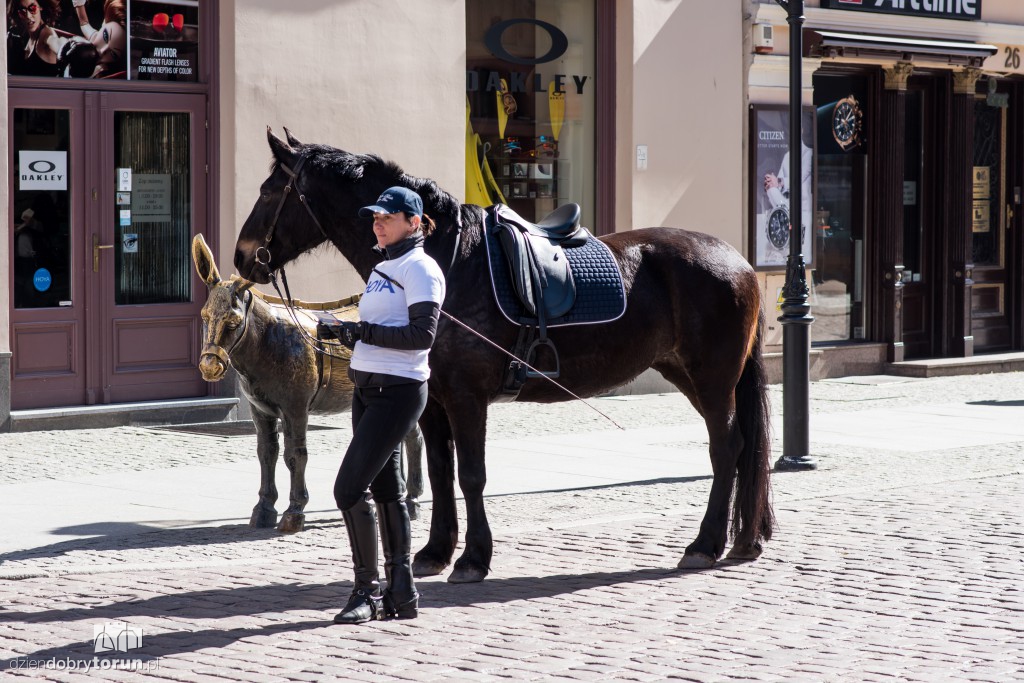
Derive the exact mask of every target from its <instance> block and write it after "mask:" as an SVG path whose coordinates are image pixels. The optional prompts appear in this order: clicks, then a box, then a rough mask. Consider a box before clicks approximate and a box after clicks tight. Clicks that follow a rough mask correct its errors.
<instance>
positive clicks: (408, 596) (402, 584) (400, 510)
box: [380, 500, 420, 619]
mask: <svg viewBox="0 0 1024 683" xmlns="http://www.w3.org/2000/svg"><path fill="white" fill-rule="evenodd" d="M380 522H381V534H380V540H381V545H383V546H384V576H385V577H386V579H387V582H388V586H387V588H386V589H385V590H384V615H385V616H384V618H385V619H415V618H416V616H417V614H418V609H417V608H418V606H419V600H420V594H419V593H417V592H416V586H415V585H414V584H413V580H412V527H411V526H410V524H409V508H408V507H406V505H405V501H404V500H398V501H395V502H393V503H381V505H380Z"/></svg>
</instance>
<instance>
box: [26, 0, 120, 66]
mask: <svg viewBox="0 0 1024 683" xmlns="http://www.w3.org/2000/svg"><path fill="white" fill-rule="evenodd" d="M126 26H127V14H126V11H125V0H108V1H106V2H105V1H104V0H8V3H7V73H8V74H10V75H12V76H49V77H54V78H113V79H124V78H125V75H126V73H127V57H128V33H127V29H126Z"/></svg>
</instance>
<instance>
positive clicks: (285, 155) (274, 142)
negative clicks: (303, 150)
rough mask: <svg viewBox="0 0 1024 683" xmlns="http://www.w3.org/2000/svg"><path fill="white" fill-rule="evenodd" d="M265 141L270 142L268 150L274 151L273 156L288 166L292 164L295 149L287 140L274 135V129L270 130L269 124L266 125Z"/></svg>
mask: <svg viewBox="0 0 1024 683" xmlns="http://www.w3.org/2000/svg"><path fill="white" fill-rule="evenodd" d="M267 142H269V143H270V151H271V152H273V153H274V158H276V159H277V160H278V161H280V162H281V163H284V164H288V165H289V166H291V165H292V163H293V162H292V160H293V159H294V157H295V150H294V149H292V148H291V147H290V146H289V145H288V143H287V142H285V141H284V140H282V139H281V138H279V137H277V136H276V135H274V131H272V130H270V126H267Z"/></svg>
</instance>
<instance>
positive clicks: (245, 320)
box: [199, 285, 254, 367]
mask: <svg viewBox="0 0 1024 683" xmlns="http://www.w3.org/2000/svg"><path fill="white" fill-rule="evenodd" d="M249 286H250V287H251V286H252V285H249ZM246 294H248V295H249V297H248V299H246ZM253 296H254V295H253V293H252V292H249V291H244V292H242V301H241V303H242V324H241V326H240V329H239V331H238V334H237V336H236V337H235V339H234V341H232V342H231V346H229V347H228V348H227V349H225V348H224V347H223V346H221V345H220V344H215V343H213V342H212V341H211V342H210V343H208V344H206V345H205V346H203V350H202V351H200V353H199V356H200V358H201V357H203V356H216V357H217V358H218V359H219V360H220V362H221V363H223V364H224V366H225V367H227V366H228V365H230V364H231V352H232V351H234V350H235V347H237V346H238V345H239V344H240V343H241V342H242V340H243V339H244V338H245V335H246V333H247V332H248V331H249V311H250V310H251V309H252V297H253ZM236 329H238V328H236Z"/></svg>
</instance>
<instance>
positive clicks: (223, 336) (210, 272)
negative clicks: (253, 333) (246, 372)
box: [192, 235, 253, 382]
mask: <svg viewBox="0 0 1024 683" xmlns="http://www.w3.org/2000/svg"><path fill="white" fill-rule="evenodd" d="M192 260H193V261H194V262H195V264H196V271H197V272H198V273H199V277H200V278H202V280H203V282H205V283H206V287H207V288H208V289H209V296H208V297H207V299H206V304H205V305H204V306H203V310H202V313H201V315H202V318H203V346H202V351H201V352H200V355H199V372H201V373H202V375H203V379H205V380H206V381H207V382H218V381H220V380H222V379H223V378H224V374H225V373H226V372H227V369H228V367H227V366H228V362H229V359H230V354H231V349H233V348H234V346H235V345H236V344H238V342H239V341H240V340H241V338H242V337H243V336H244V334H245V331H246V315H247V314H248V310H247V306H246V304H245V292H246V290H248V289H249V288H250V287H252V286H253V283H252V282H247V281H245V280H241V279H238V278H235V277H232V278H231V279H230V280H227V281H225V280H221V279H220V273H219V272H218V271H217V265H216V264H215V263H214V261H213V254H212V253H211V252H210V248H209V247H208V246H207V245H206V240H204V239H203V236H202V235H196V236H195V237H194V238H193V239H192ZM250 298H251V297H250Z"/></svg>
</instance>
